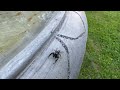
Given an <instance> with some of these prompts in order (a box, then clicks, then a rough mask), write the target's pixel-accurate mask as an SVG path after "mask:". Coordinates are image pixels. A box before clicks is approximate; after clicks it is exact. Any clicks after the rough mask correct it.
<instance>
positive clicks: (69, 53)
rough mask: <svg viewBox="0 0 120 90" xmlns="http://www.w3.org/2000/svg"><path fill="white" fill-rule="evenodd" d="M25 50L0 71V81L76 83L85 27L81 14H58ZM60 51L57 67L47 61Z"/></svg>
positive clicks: (83, 45)
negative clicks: (69, 80) (64, 81)
mask: <svg viewBox="0 0 120 90" xmlns="http://www.w3.org/2000/svg"><path fill="white" fill-rule="evenodd" d="M55 13H56V14H55V16H54V17H53V18H52V19H51V20H50V21H49V23H48V24H47V25H46V26H45V28H44V29H43V30H42V31H41V32H40V33H39V34H38V36H37V37H36V38H35V39H33V40H32V41H31V42H30V43H29V44H28V45H27V46H26V47H25V48H24V49H22V50H21V51H20V52H19V53H18V54H17V55H15V56H14V57H13V58H12V59H11V60H10V61H9V62H8V63H6V64H5V65H4V66H3V67H2V68H1V69H0V78H1V79H15V78H17V79H76V78H77V77H78V74H79V71H80V67H81V65H82V61H83V57H84V53H85V49H86V41H87V34H88V26H87V19H86V15H85V12H83V11H58V12H55ZM54 50H60V51H61V53H60V54H61V57H60V58H59V59H58V61H57V62H56V63H54V62H55V58H54V57H52V55H51V56H50V57H48V56H49V55H50V53H52V52H54Z"/></svg>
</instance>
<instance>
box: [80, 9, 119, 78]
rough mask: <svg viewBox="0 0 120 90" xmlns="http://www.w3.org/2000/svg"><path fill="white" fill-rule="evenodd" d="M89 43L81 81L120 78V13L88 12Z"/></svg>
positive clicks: (81, 72)
mask: <svg viewBox="0 0 120 90" xmlns="http://www.w3.org/2000/svg"><path fill="white" fill-rule="evenodd" d="M86 15H87V19H88V26H89V28H88V29H89V31H88V42H87V47H86V53H85V57H84V60H83V64H82V67H81V71H80V75H79V79H117V78H120V12H119V11H87V12H86Z"/></svg>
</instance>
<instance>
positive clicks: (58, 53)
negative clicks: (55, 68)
mask: <svg viewBox="0 0 120 90" xmlns="http://www.w3.org/2000/svg"><path fill="white" fill-rule="evenodd" d="M51 55H52V56H53V57H54V58H55V59H56V60H55V63H56V62H57V60H58V59H59V58H60V57H61V54H60V50H55V51H54V52H52V53H51V54H50V55H49V56H48V57H50V56H51Z"/></svg>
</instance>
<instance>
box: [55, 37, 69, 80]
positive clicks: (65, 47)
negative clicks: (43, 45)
mask: <svg viewBox="0 0 120 90" xmlns="http://www.w3.org/2000/svg"><path fill="white" fill-rule="evenodd" d="M56 39H57V40H58V41H59V42H60V43H61V44H62V46H63V47H64V49H65V51H66V52H67V59H68V79H69V78H70V57H69V50H68V47H67V46H66V44H65V43H64V42H63V41H62V40H61V39H59V38H58V37H56Z"/></svg>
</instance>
